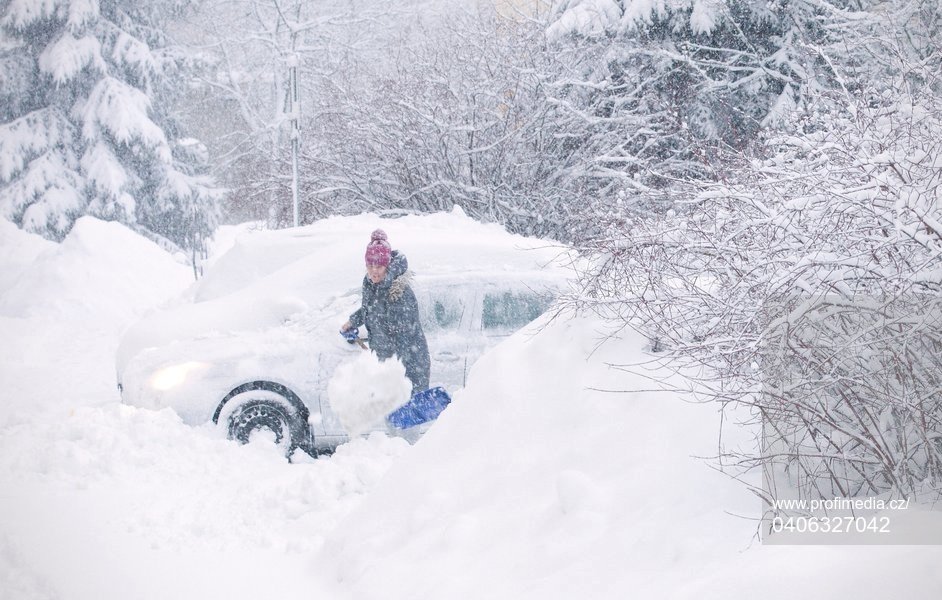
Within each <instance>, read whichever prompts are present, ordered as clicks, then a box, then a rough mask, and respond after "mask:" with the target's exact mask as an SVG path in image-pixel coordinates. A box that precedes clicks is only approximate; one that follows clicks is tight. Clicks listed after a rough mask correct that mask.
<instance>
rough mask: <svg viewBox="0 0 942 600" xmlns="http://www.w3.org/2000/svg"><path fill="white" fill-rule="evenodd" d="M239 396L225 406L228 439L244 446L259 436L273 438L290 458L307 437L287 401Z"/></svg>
mask: <svg viewBox="0 0 942 600" xmlns="http://www.w3.org/2000/svg"><path fill="white" fill-rule="evenodd" d="M240 396H241V397H240ZM240 396H236V397H234V398H232V399H231V400H230V401H229V402H228V403H227V406H226V408H227V409H228V410H226V413H227V416H226V419H225V421H224V423H225V426H226V427H227V435H228V437H229V439H231V440H235V441H237V442H239V443H241V444H247V443H248V442H250V441H251V440H252V438H253V437H255V436H257V435H259V434H262V435H265V434H268V435H273V436H274V443H275V445H276V446H278V447H279V448H281V449H282V450H283V452H284V454H285V456H287V457H289V458H290V457H291V455H292V454H293V453H294V451H295V450H296V449H297V448H298V447H300V446H301V445H302V444H303V443H304V441H305V437H306V436H305V431H306V426H305V423H304V421H303V420H302V419H301V417H300V415H298V412H297V410H296V409H295V408H294V407H293V406H291V404H290V403H289V402H288V401H287V400H281V399H276V398H273V397H272V395H269V394H266V396H265V397H259V396H258V395H256V394H255V393H252V392H247V393H244V394H241V395H240Z"/></svg>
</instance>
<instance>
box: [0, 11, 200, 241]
mask: <svg viewBox="0 0 942 600" xmlns="http://www.w3.org/2000/svg"><path fill="white" fill-rule="evenodd" d="M186 4H187V2H186V1H183V0H150V1H144V0H110V1H108V0H3V1H0V100H2V101H0V212H2V214H3V216H4V217H6V218H8V219H10V220H11V221H13V222H15V223H16V224H18V225H19V226H20V227H22V228H23V229H26V230H29V231H33V232H37V233H40V234H42V235H44V236H46V237H49V238H51V239H61V238H62V237H63V236H64V235H65V234H66V233H68V231H69V229H70V228H71V225H72V223H73V222H74V220H75V219H76V218H78V217H79V216H81V215H94V216H97V217H100V218H103V219H107V220H116V221H121V222H123V223H126V224H128V225H130V226H132V227H137V228H143V229H146V230H147V231H149V232H151V233H153V234H157V235H158V236H160V237H162V238H164V239H166V240H169V241H171V242H173V243H174V244H176V245H177V246H180V247H185V248H197V247H199V246H200V244H201V243H202V239H203V238H204V237H205V236H206V235H207V234H208V233H209V232H210V231H211V230H212V228H213V227H214V226H215V222H216V218H217V211H218V209H217V196H218V193H217V191H216V190H215V188H214V186H213V183H212V181H211V180H210V179H209V178H208V177H206V176H204V175H202V173H203V172H204V171H205V165H204V164H201V162H200V157H199V152H194V147H195V146H194V143H193V141H192V140H186V139H185V138H182V136H181V133H180V132H179V131H178V130H177V127H176V125H175V123H174V120H173V118H172V117H171V115H170V114H168V111H167V110H166V106H167V104H168V103H167V98H169V97H170V95H171V94H174V93H176V92H177V91H179V87H180V86H181V85H183V84H181V80H180V78H179V77H177V76H178V75H179V74H180V73H181V72H182V71H181V67H182V66H183V65H184V64H185V62H186V57H185V56H184V55H183V54H181V53H178V52H176V51H175V50H174V48H173V46H172V45H171V44H170V43H169V40H168V39H167V37H166V36H165V35H164V34H163V33H162V30H161V27H162V25H163V23H164V21H165V19H166V18H168V17H169V16H170V15H172V14H174V13H175V11H179V10H182V9H183V8H184V7H185V5H186Z"/></svg>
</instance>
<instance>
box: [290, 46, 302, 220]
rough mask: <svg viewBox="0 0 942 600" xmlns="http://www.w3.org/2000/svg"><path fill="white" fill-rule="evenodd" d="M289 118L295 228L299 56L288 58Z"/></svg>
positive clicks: (299, 142) (298, 129) (299, 137)
mask: <svg viewBox="0 0 942 600" xmlns="http://www.w3.org/2000/svg"><path fill="white" fill-rule="evenodd" d="M288 75H289V77H288V118H289V119H290V120H291V199H292V201H293V203H294V226H295V227H297V226H298V225H299V224H300V211H299V209H298V149H299V147H300V145H301V135H300V134H301V130H300V126H299V124H298V121H299V117H300V116H301V98H300V94H299V91H298V55H297V53H295V52H292V53H291V54H290V55H289V56H288Z"/></svg>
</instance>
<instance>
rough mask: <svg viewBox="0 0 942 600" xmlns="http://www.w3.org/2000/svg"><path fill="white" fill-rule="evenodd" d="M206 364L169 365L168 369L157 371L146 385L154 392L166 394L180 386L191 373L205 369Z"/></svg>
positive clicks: (194, 362) (192, 362)
mask: <svg viewBox="0 0 942 600" xmlns="http://www.w3.org/2000/svg"><path fill="white" fill-rule="evenodd" d="M206 366H207V365H206V363H201V362H196V361H189V362H185V363H180V364H178V365H170V366H169V367H164V368H162V369H160V370H158V371H157V372H156V373H154V374H153V375H151V377H150V379H149V380H148V383H149V384H150V387H152V388H154V389H155V390H158V391H161V392H166V391H168V390H172V389H173V388H175V387H177V386H178V385H181V384H182V383H183V382H184V381H186V378H187V376H189V374H190V373H192V372H193V371H197V370H200V369H203V368H205V367H206Z"/></svg>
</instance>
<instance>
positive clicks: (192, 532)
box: [0, 219, 942, 600]
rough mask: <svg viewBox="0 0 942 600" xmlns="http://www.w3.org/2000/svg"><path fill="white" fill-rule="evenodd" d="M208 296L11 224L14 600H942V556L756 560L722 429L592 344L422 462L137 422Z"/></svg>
mask: <svg viewBox="0 0 942 600" xmlns="http://www.w3.org/2000/svg"><path fill="white" fill-rule="evenodd" d="M223 245H225V242H223ZM190 279H191V273H190V271H189V269H188V268H187V267H185V266H183V265H182V264H180V263H177V262H175V261H174V260H173V259H172V258H171V257H169V256H167V255H166V254H165V253H163V252H162V251H160V250H159V249H158V248H156V247H155V246H153V245H152V244H150V242H147V241H146V240H143V239H142V238H140V237H138V236H136V235H134V234H132V233H131V232H129V231H128V230H126V229H124V228H123V227H121V226H119V225H115V224H109V223H102V222H99V221H95V220H92V219H82V220H80V221H79V223H78V225H77V226H76V229H75V230H74V231H73V233H72V234H71V235H70V237H69V238H68V239H67V240H66V241H65V242H64V243H63V244H61V245H54V244H51V243H49V242H45V241H43V240H41V239H39V238H37V237H35V236H32V235H28V234H25V233H22V232H20V231H19V230H17V229H16V228H15V227H13V226H11V225H9V224H8V223H7V222H5V221H3V220H0V339H2V340H4V342H5V343H4V344H2V345H0V383H2V387H0V389H2V390H3V391H2V392H0V407H2V409H3V410H2V411H0V599H3V600H6V599H8V598H9V599H33V598H69V599H85V598H88V599H93V598H94V599H101V598H115V599H118V598H122V599H123V598H160V599H166V598H217V597H226V598H233V599H240V598H246V599H247V598H273V597H290V598H294V597H316V596H320V597H326V598H341V599H342V598H358V599H359V598H363V599H372V598H384V599H395V598H435V599H441V598H449V599H457V598H474V599H475V600H479V599H481V598H514V599H521V598H625V597H638V598H668V597H670V598H696V599H698V600H702V599H704V598H724V599H728V598H743V599H746V598H748V599H754V598H786V597H788V598H793V597H801V596H805V597H812V598H816V597H839V598H844V597H852V598H887V597H902V598H925V599H927V600H928V599H930V598H931V599H936V598H939V597H942V572H940V570H939V569H938V565H939V563H940V561H942V547H940V546H913V547H906V546H897V547H880V546H861V547H837V546H830V547H807V546H793V547H782V546H779V547H770V546H761V545H759V544H758V543H756V542H755V541H754V540H753V539H752V536H753V533H754V531H755V523H754V521H752V520H751V519H750V518H749V517H754V516H755V515H757V513H758V510H759V506H758V502H757V501H756V500H754V499H753V497H752V496H750V495H749V494H748V492H746V491H745V490H744V489H743V488H742V487H741V486H740V485H739V484H737V483H735V482H733V481H732V480H730V479H729V478H727V477H725V476H724V475H721V474H719V473H716V472H715V471H712V470H710V469H709V468H707V467H706V466H705V465H704V463H703V462H702V461H700V460H697V459H695V458H693V456H696V455H711V454H714V453H715V451H716V445H717V436H716V425H717V421H718V418H719V416H718V414H717V413H716V412H715V410H713V409H712V408H711V407H709V406H704V405H692V404H688V403H685V402H682V401H681V400H680V399H678V398H677V397H674V396H672V395H670V394H667V393H664V392H630V393H619V394H615V393H611V392H607V391H598V390H639V389H645V388H649V387H651V385H650V382H647V381H645V380H644V379H642V378H640V377H638V376H637V375H632V374H629V373H625V372H623V371H617V370H612V369H610V368H608V366H607V365H608V364H609V363H619V364H622V363H626V362H632V361H635V360H641V359H643V358H644V355H643V353H642V351H641V349H642V343H641V341H640V340H638V339H637V338H634V337H632V336H626V337H624V338H622V339H618V340H613V341H610V342H608V343H606V344H604V345H602V346H600V347H598V340H599V338H600V336H601V335H603V334H604V328H603V326H602V324H601V323H599V322H597V321H595V320H592V319H587V318H577V319H559V320H557V321H555V322H553V323H551V324H549V325H548V326H547V327H546V328H545V329H544V330H543V331H542V332H541V333H540V334H539V335H536V336H533V335H532V333H533V330H526V331H522V332H519V333H518V334H517V335H515V336H514V337H512V338H511V339H510V340H508V341H507V342H505V343H504V344H502V345H501V346H499V347H498V348H497V349H496V351H494V352H492V353H490V354H489V355H487V356H486V357H485V358H484V359H482V361H480V362H479V363H478V365H476V367H475V368H474V370H473V371H472V374H471V377H470V379H469V384H468V387H467V388H466V389H465V390H461V391H459V392H458V393H456V394H455V402H454V404H453V405H452V406H451V407H450V408H449V409H448V410H447V411H446V412H445V413H444V414H443V416H442V418H441V419H440V420H439V422H438V423H436V424H435V426H434V427H432V428H431V429H430V430H429V432H428V433H427V434H426V435H425V437H424V438H422V440H420V441H419V443H417V444H416V445H415V446H409V445H407V444H406V443H405V442H403V441H402V440H399V439H389V438H386V437H384V436H373V437H371V438H369V439H363V440H357V441H355V442H353V443H350V444H348V445H345V446H343V447H342V448H341V449H340V450H339V451H338V453H337V454H336V455H335V456H333V457H331V458H329V459H321V460H318V461H307V462H302V463H300V464H288V463H286V462H285V461H284V460H282V459H281V458H280V457H279V456H278V454H277V451H275V449H274V448H271V447H266V446H264V445H261V446H255V445H249V446H245V447H240V446H238V445H236V444H233V443H231V442H228V441H226V440H225V439H223V436H222V434H221V433H220V432H219V431H217V430H216V429H214V428H211V427H204V428H192V427H187V426H184V425H183V424H181V423H180V422H179V420H178V418H177V417H176V415H174V414H172V413H171V412H169V411H164V412H153V411H147V410H139V409H134V408H130V407H127V406H123V405H121V404H120V403H119V398H118V394H117V391H116V390H115V389H114V372H113V365H114V352H115V348H116V345H117V340H118V337H119V335H120V333H121V331H122V330H123V328H124V327H126V326H127V325H128V324H129V323H130V322H132V321H133V320H134V319H135V318H136V317H137V316H139V315H141V314H142V313H143V312H144V311H146V310H148V309H150V308H152V307H154V306H156V305H158V304H160V303H161V302H164V301H166V300H168V299H169V298H172V297H174V296H175V295H177V294H178V293H179V292H181V291H182V290H183V289H184V288H186V286H188V285H189V282H190ZM655 375H657V376H660V374H655ZM744 439H745V438H744ZM734 442H735V440H727V443H734ZM744 517H745V518H744Z"/></svg>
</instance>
